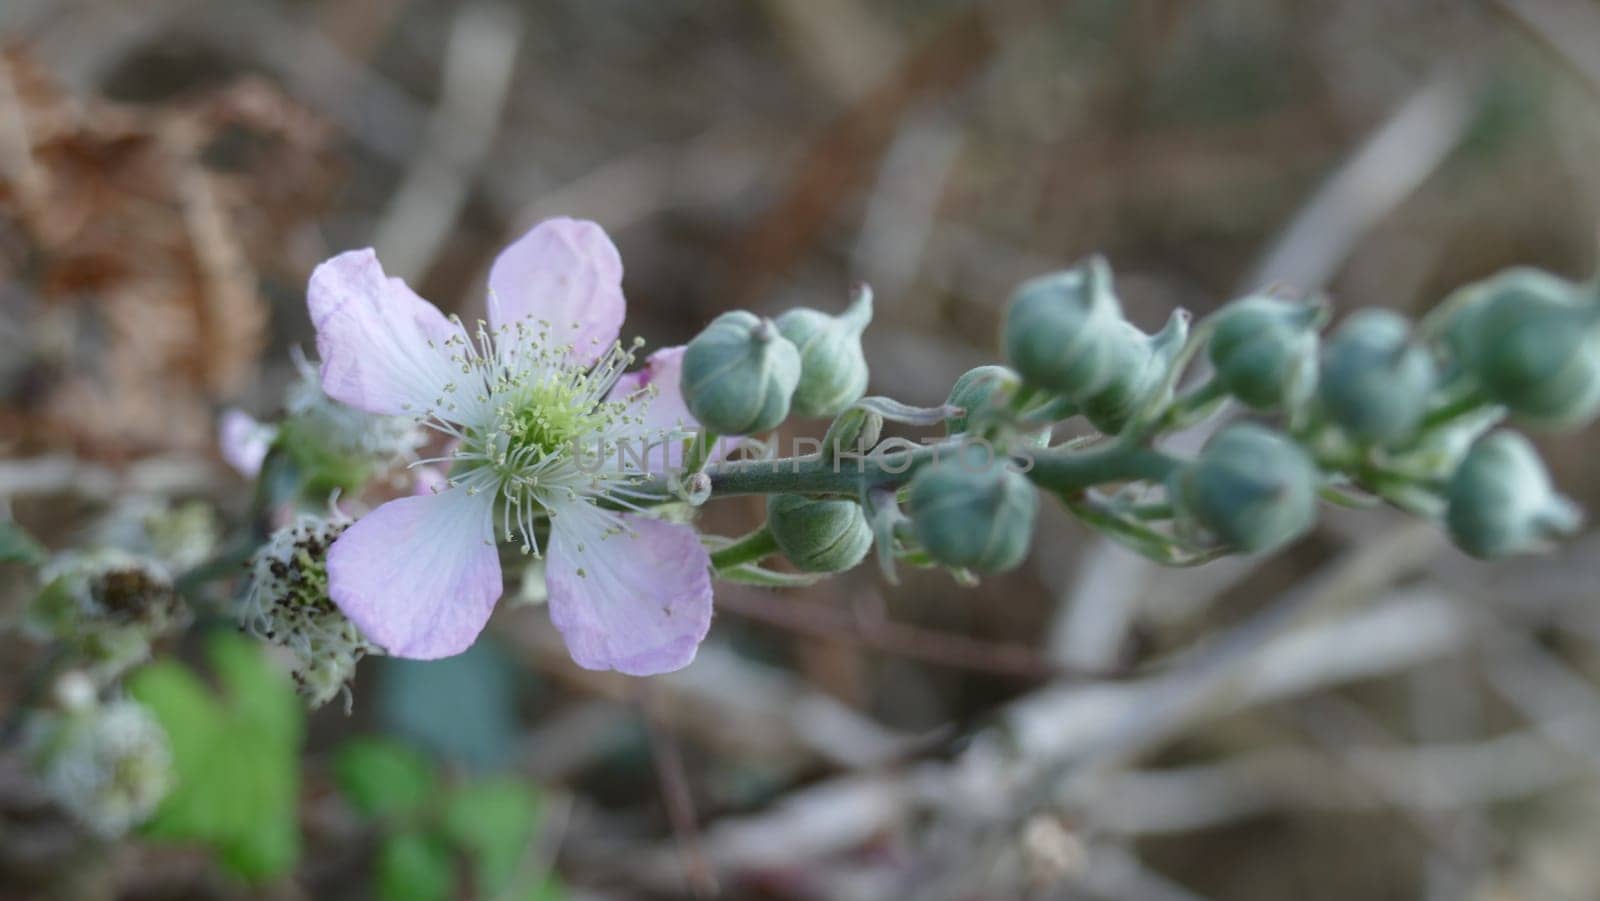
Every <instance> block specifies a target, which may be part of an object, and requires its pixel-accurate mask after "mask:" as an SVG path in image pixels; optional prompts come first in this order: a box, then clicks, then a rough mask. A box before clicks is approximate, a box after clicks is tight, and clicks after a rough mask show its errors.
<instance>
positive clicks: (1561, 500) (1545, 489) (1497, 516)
mask: <svg viewBox="0 0 1600 901" xmlns="http://www.w3.org/2000/svg"><path fill="white" fill-rule="evenodd" d="M1446 497H1447V498H1448V500H1449V507H1448V508H1447V509H1446V511H1445V525H1446V526H1447V527H1448V528H1449V530H1450V538H1451V540H1453V541H1454V542H1455V543H1456V546H1457V547H1459V548H1461V549H1462V550H1463V551H1466V552H1467V553H1469V554H1471V555H1472V556H1474V557H1504V556H1507V555H1509V554H1523V553H1531V552H1534V551H1538V550H1541V549H1543V548H1544V547H1546V546H1547V545H1548V544H1549V543H1550V540H1551V539H1553V538H1556V537H1559V536H1562V535H1568V534H1571V533H1573V532H1575V531H1576V530H1577V529H1578V527H1579V526H1580V525H1581V524H1582V522H1583V514H1582V513H1581V512H1580V511H1579V510H1578V507H1577V505H1575V504H1574V503H1573V502H1572V501H1570V500H1568V499H1567V498H1565V497H1562V496H1561V495H1559V494H1557V493H1556V492H1555V489H1554V488H1552V487H1551V484H1550V474H1549V473H1548V472H1546V471H1545V468H1544V463H1543V462H1542V461H1541V460H1540V459H1539V454H1538V452H1536V451H1535V450H1534V449H1533V445H1532V444H1529V443H1528V439H1526V438H1524V437H1522V436H1521V435H1518V434H1517V433H1515V432H1494V433H1492V434H1489V435H1486V436H1484V437H1483V438H1480V439H1479V440H1478V443H1477V444H1474V445H1473V446H1472V450H1471V451H1469V452H1468V453H1467V456H1466V459H1464V460H1462V461H1461V465H1460V466H1459V467H1457V469H1456V472H1455V475H1454V476H1452V477H1451V479H1450V487H1449V488H1448V489H1447V491H1446Z"/></svg>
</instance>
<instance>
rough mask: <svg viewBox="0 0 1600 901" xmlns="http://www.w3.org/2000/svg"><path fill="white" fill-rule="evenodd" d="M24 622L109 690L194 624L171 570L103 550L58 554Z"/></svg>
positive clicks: (137, 557) (138, 557) (46, 570)
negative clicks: (160, 641) (167, 639)
mask: <svg viewBox="0 0 1600 901" xmlns="http://www.w3.org/2000/svg"><path fill="white" fill-rule="evenodd" d="M40 577H41V580H42V581H43V583H44V587H43V589H42V590H41V591H40V592H39V594H38V595H37V596H36V597H35V598H34V600H33V602H32V603H31V604H30V605H29V607H28V609H27V611H26V614H25V616H24V618H23V627H24V629H25V631H26V632H27V633H28V634H29V635H30V636H32V637H33V638H34V639H35V640H39V641H57V642H60V643H62V644H63V645H64V646H66V647H68V648H70V649H71V650H72V651H73V652H74V654H75V656H76V658H77V660H78V661H79V662H80V665H82V666H83V667H84V668H85V669H86V670H87V671H88V672H89V673H90V674H92V675H93V676H94V677H95V679H96V680H97V681H98V682H100V683H102V684H104V683H108V682H111V681H113V680H115V679H117V678H118V677H119V676H121V675H122V674H123V673H125V672H127V670H128V669H129V668H131V667H133V666H136V665H138V664H140V663H143V662H145V661H146V660H149V659H150V648H151V645H153V644H154V643H155V642H156V641H157V640H158V639H160V638H162V637H163V636H166V635H170V634H172V633H174V632H176V631H177V630H179V629H181V628H182V627H183V626H184V625H186V624H187V623H188V620H189V611H188V607H187V606H186V605H185V604H184V603H183V601H182V599H181V598H180V597H179V595H178V591H177V589H176V587H175V586H174V585H173V579H172V573H171V571H170V570H169V569H168V568H167V566H166V564H164V563H163V562H161V561H159V560H156V559H154V558H152V557H147V556H143V555H138V554H132V553H129V552H127V551H121V550H114V549H105V550H96V551H81V552H79V551H73V552H67V553H63V554H60V555H58V556H57V557H56V558H55V559H54V560H52V561H51V562H50V563H49V564H48V565H46V566H45V567H44V569H43V570H42V571H41V572H40Z"/></svg>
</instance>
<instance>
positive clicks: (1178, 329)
mask: <svg viewBox="0 0 1600 901" xmlns="http://www.w3.org/2000/svg"><path fill="white" fill-rule="evenodd" d="M1117 325H1118V326H1119V327H1118V328H1114V329H1111V330H1110V334H1109V335H1108V336H1107V339H1106V347H1107V350H1108V352H1109V355H1110V361H1111V362H1110V366H1109V369H1110V372H1111V377H1110V379H1109V380H1107V382H1106V383H1105V384H1104V385H1102V386H1101V387H1100V388H1099V389H1098V390H1096V391H1095V392H1093V393H1092V394H1088V395H1078V396H1076V397H1074V398H1073V400H1075V401H1077V403H1078V406H1079V407H1080V408H1081V409H1082V410H1083V415H1084V416H1085V417H1086V418H1087V419H1088V420H1089V422H1090V423H1091V424H1092V425H1093V426H1094V427H1095V428H1097V429H1099V430H1100V431H1102V432H1105V433H1107V434H1116V433H1118V432H1121V431H1122V428H1123V426H1125V425H1127V424H1128V420H1129V418H1130V417H1132V416H1133V415H1134V414H1135V413H1137V412H1138V411H1139V409H1140V408H1141V407H1142V406H1144V405H1145V403H1146V402H1148V401H1150V400H1152V399H1153V397H1154V395H1155V393H1156V392H1157V391H1160V390H1161V389H1162V387H1163V386H1165V385H1166V381H1167V370H1168V367H1170V366H1171V365H1172V360H1173V358H1174V357H1176V356H1177V354H1178V351H1180V350H1182V349H1183V343H1184V341H1185V340H1187V339H1188V337H1189V314H1188V312H1186V311H1184V310H1177V311H1175V312H1173V314H1172V316H1171V318H1169V319H1168V320H1167V325H1166V327H1165V328H1163V329H1162V330H1161V332H1160V333H1159V334H1155V335H1146V334H1145V333H1144V332H1141V331H1139V329H1138V328H1136V327H1135V326H1134V325H1133V323H1131V322H1119V323H1117Z"/></svg>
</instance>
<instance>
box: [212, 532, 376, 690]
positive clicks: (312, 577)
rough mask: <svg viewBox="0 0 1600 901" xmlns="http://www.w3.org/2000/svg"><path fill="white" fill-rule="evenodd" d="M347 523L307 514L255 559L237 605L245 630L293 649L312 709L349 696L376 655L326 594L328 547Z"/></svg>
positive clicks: (294, 668)
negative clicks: (362, 667)
mask: <svg viewBox="0 0 1600 901" xmlns="http://www.w3.org/2000/svg"><path fill="white" fill-rule="evenodd" d="M349 525H350V521H349V520H348V519H344V518H331V519H324V518H320V517H313V516H302V517H300V519H298V520H297V521H296V522H294V523H293V524H292V525H288V526H285V527H283V528H281V529H279V530H278V531H276V532H274V533H273V534H272V537H271V538H269V539H268V540H267V543H266V544H264V545H262V547H261V549H260V550H258V551H256V553H255V556H254V557H251V558H250V563H249V567H250V588H249V590H248V592H247V593H246V594H245V598H244V602H243V604H242V606H241V608H240V610H239V618H240V620H241V621H242V622H243V624H244V626H245V628H246V629H248V630H249V631H250V632H251V633H253V634H254V635H256V636H257V637H258V638H261V639H264V640H266V641H269V642H271V643H273V644H275V645H278V646H280V647H282V648H284V649H285V650H287V652H288V653H289V655H290V657H291V659H292V663H291V669H290V672H291V673H292V674H293V676H294V681H295V685H296V686H297V687H298V688H299V690H300V693H301V694H302V695H304V696H305V697H306V700H307V702H308V703H309V704H310V705H311V706H312V707H321V706H322V705H323V704H326V703H327V702H328V701H330V700H332V699H333V698H334V696H336V695H339V694H341V693H342V694H344V696H345V699H346V704H348V703H349V698H350V694H349V684H350V679H351V678H352V677H353V676H354V675H355V670H356V664H357V663H359V662H360V661H361V658H362V657H364V656H366V655H367V654H370V653H375V652H376V651H377V648H375V647H373V646H372V644H371V643H370V642H368V641H367V640H366V639H365V638H364V637H362V635H361V631H360V630H359V629H357V628H356V626H355V624H354V623H352V622H350V620H349V619H347V618H346V617H345V615H344V614H343V613H341V612H339V608H338V607H337V606H335V605H334V603H333V600H332V598H330V597H329V596H328V548H330V547H332V546H333V542H334V541H335V540H336V539H338V537H339V536H340V535H342V534H344V530H345V529H346V528H348V527H349Z"/></svg>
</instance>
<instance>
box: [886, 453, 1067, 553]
mask: <svg viewBox="0 0 1600 901" xmlns="http://www.w3.org/2000/svg"><path fill="white" fill-rule="evenodd" d="M907 501H908V507H909V510H910V514H911V527H912V532H913V534H914V535H915V536H916V538H917V541H918V542H919V543H920V544H921V545H922V549H923V550H924V551H926V552H927V554H928V556H929V557H932V558H933V559H934V560H936V561H938V562H939V563H942V564H944V565H946V566H951V567H962V568H966V569H975V570H984V571H989V572H1004V571H1006V570H1010V569H1015V568H1016V567H1017V566H1018V565H1019V564H1021V563H1022V561H1023V558H1025V557H1027V555H1028V545H1029V543H1030V542H1031V541H1032V539H1033V520H1034V516H1035V515H1036V514H1037V512H1038V509H1039V498H1038V495H1037V494H1036V493H1035V491H1034V488H1033V484H1032V483H1031V482H1029V481H1028V480H1027V478H1026V477H1024V476H1022V475H1021V474H1019V473H1017V472H1014V471H1012V469H1011V468H1010V467H1009V466H1008V465H1007V461H1006V460H1005V458H1004V457H997V456H996V455H995V454H994V452H993V448H991V447H989V446H988V445H986V444H983V443H980V442H974V443H971V444H965V445H963V446H962V447H960V448H957V449H955V450H954V451H952V452H951V453H949V454H947V455H944V456H942V457H941V458H940V459H938V460H936V461H935V462H933V463H930V464H928V465H926V466H924V467H923V468H922V469H921V470H919V471H918V472H917V474H916V475H915V476H913V477H912V479H911V485H910V487H909V489H908V498H907Z"/></svg>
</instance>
